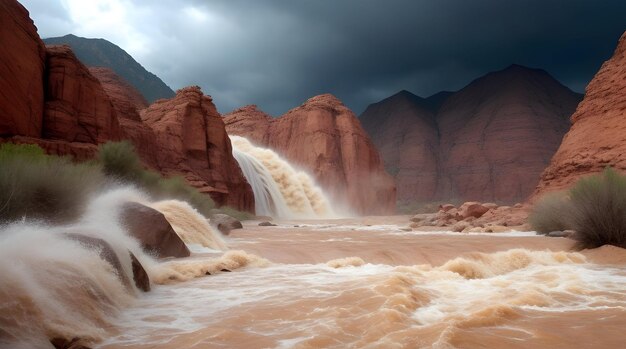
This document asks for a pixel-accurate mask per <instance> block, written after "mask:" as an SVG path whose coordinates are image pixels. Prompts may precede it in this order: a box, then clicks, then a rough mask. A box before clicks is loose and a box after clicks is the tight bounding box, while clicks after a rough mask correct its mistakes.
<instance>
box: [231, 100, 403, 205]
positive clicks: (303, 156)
mask: <svg viewBox="0 0 626 349" xmlns="http://www.w3.org/2000/svg"><path fill="white" fill-rule="evenodd" d="M224 120H225V123H226V129H227V131H228V133H229V134H232V135H238V136H243V137H246V138H248V139H249V140H250V141H252V142H253V143H255V144H257V145H260V146H264V147H269V148H271V149H273V150H275V151H276V152H278V153H279V154H280V155H281V156H283V157H285V158H286V159H287V160H288V161H289V162H291V163H292V164H294V165H295V166H297V167H299V168H301V169H304V170H306V171H308V172H309V173H311V174H312V175H313V176H314V178H315V179H316V181H317V183H318V184H319V185H320V186H321V187H322V188H323V189H325V191H326V192H327V193H328V194H329V195H330V196H331V197H332V198H333V201H334V204H335V205H337V204H338V205H339V206H341V205H344V206H349V207H350V208H351V209H353V210H355V211H356V212H357V213H361V214H386V213H392V212H394V211H395V200H396V192H395V186H394V184H393V180H392V179H391V177H390V176H389V175H388V174H387V173H386V172H385V171H384V169H383V166H382V161H381V159H380V156H379V155H378V151H377V150H376V148H375V147H374V145H373V144H372V142H371V140H370V139H369V137H368V136H367V134H366V133H365V131H364V130H363V128H362V127H361V124H360V123H359V121H358V119H357V118H356V116H355V115H354V113H352V111H350V109H348V108H347V107H346V106H345V105H343V103H341V101H339V100H338V99H337V98H335V97H334V96H332V95H330V94H324V95H320V96H316V97H313V98H310V99H309V100H307V101H306V102H305V103H304V104H302V105H301V106H299V107H297V108H294V109H292V110H290V111H288V112H287V113H286V114H284V115H283V116H281V117H279V118H276V119H274V118H271V117H270V116H268V115H266V114H264V113H263V112H261V111H259V110H258V109H257V108H256V107H254V106H247V107H244V108H240V109H237V110H235V111H233V112H232V113H230V114H227V115H225V116H224Z"/></svg>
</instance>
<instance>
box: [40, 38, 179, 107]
mask: <svg viewBox="0 0 626 349" xmlns="http://www.w3.org/2000/svg"><path fill="white" fill-rule="evenodd" d="M43 41H44V43H45V44H46V45H69V46H70V47H71V48H72V50H73V51H74V53H75V54H76V56H77V57H78V58H79V59H80V61H81V62H82V63H83V64H85V65H86V66H89V67H107V68H110V69H112V70H113V71H115V73H116V74H117V75H119V76H121V77H122V78H123V79H124V80H126V81H127V82H128V83H130V84H131V85H132V86H133V87H134V88H136V89H137V90H138V91H139V92H140V93H141V94H142V95H143V96H144V97H145V99H146V100H147V101H148V102H150V103H152V102H154V101H155V100H157V99H160V98H172V97H173V96H174V91H172V89H171V88H169V87H168V86H167V85H166V84H165V83H164V82H163V81H162V80H161V79H160V78H159V77H158V76H156V75H154V74H152V73H151V72H149V71H147V70H146V69H145V68H144V67H143V66H141V64H139V63H138V62H137V61H135V59H134V58H133V57H132V56H131V55H129V54H128V53H127V52H126V51H124V50H123V49H121V48H120V47H119V46H117V45H115V44H113V43H111V42H109V41H107V40H104V39H87V38H81V37H78V36H76V35H72V34H69V35H65V36H62V37H56V38H46V39H44V40H43Z"/></svg>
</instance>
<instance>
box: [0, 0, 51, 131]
mask: <svg viewBox="0 0 626 349" xmlns="http://www.w3.org/2000/svg"><path fill="white" fill-rule="evenodd" d="M0 43H2V44H1V46H2V48H1V49H0V63H1V64H0V137H5V136H12V135H24V136H28V137H39V136H41V118H42V115H43V103H44V101H43V99H44V88H43V71H44V63H45V47H44V44H43V42H42V41H41V39H40V38H39V35H37V28H36V27H35V25H34V24H33V21H32V20H31V19H30V18H29V16H28V11H27V10H26V9H25V8H24V7H23V6H22V5H20V4H19V3H18V2H17V1H14V0H6V1H4V0H3V1H0Z"/></svg>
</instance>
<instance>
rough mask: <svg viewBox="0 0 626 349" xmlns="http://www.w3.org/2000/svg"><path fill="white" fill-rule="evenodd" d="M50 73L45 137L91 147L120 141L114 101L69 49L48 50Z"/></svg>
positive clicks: (48, 68)
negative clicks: (88, 144) (112, 102)
mask: <svg viewBox="0 0 626 349" xmlns="http://www.w3.org/2000/svg"><path fill="white" fill-rule="evenodd" d="M46 71H47V77H48V79H47V84H46V103H45V109H44V119H43V131H42V136H43V138H47V139H56V140H63V141H67V142H80V143H91V144H99V143H104V142H106V141H109V140H119V139H120V136H121V132H120V126H119V123H118V120H117V113H116V111H115V109H114V107H113V105H112V104H111V100H110V99H109V97H108V96H107V94H106V93H105V91H104V89H103V88H102V85H101V84H100V82H99V81H98V79H96V78H95V77H93V76H92V75H91V74H90V73H89V70H88V69H87V67H85V66H84V65H83V64H82V63H80V61H79V60H78V59H77V58H76V56H75V55H74V53H72V50H71V49H70V48H69V46H47V47H46Z"/></svg>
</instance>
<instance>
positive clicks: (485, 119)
mask: <svg viewBox="0 0 626 349" xmlns="http://www.w3.org/2000/svg"><path fill="white" fill-rule="evenodd" d="M446 97H447V98H445V102H443V104H442V105H441V107H439V108H437V107H436V105H435V106H433V104H434V103H432V101H430V98H428V99H423V98H420V97H417V96H415V95H413V94H411V93H409V92H406V91H403V92H401V93H399V94H396V95H394V96H392V97H389V98H387V99H385V100H383V101H380V102H378V103H375V104H372V105H370V106H369V107H368V108H367V109H366V111H365V112H364V113H363V114H362V115H361V117H360V119H361V122H362V123H363V127H364V128H365V129H366V130H367V131H368V133H369V134H370V136H371V137H372V140H373V142H374V144H376V145H377V146H378V147H379V149H380V151H381V155H382V157H383V159H384V161H385V166H386V168H387V170H388V172H390V173H391V174H392V175H393V176H394V177H395V180H396V185H397V188H398V195H399V197H398V200H399V202H403V203H411V202H432V201H449V200H453V201H459V202H463V201H468V200H479V201H496V202H502V203H515V202H519V201H523V200H525V199H526V198H527V197H528V196H529V195H530V194H531V193H532V191H533V190H534V188H535V186H536V185H537V182H538V180H539V175H540V174H541V172H542V171H543V170H544V169H545V167H546V166H547V164H548V163H549V161H550V158H551V157H552V155H553V154H554V152H555V151H556V149H557V147H558V146H559V144H560V141H561V138H562V137H563V135H564V134H565V132H566V131H567V129H568V121H567V118H568V117H569V116H570V115H571V114H572V113H573V112H574V109H575V108H576V105H577V103H578V102H579V101H580V95H579V94H576V93H574V92H572V91H571V90H569V89H568V88H567V87H565V86H563V85H562V84H560V83H559V82H558V81H556V80H555V79H554V78H552V77H551V76H550V75H549V74H548V73H546V72H545V71H543V70H539V69H530V68H525V67H522V66H519V65H512V66H510V67H508V68H506V69H504V70H501V71H498V72H493V73H489V74H487V75H485V76H483V77H481V78H478V79H476V80H474V81H473V82H471V83H470V84H469V85H467V86H466V87H465V88H463V89H461V90H460V91H458V92H456V93H453V94H451V95H449V96H446Z"/></svg>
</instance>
